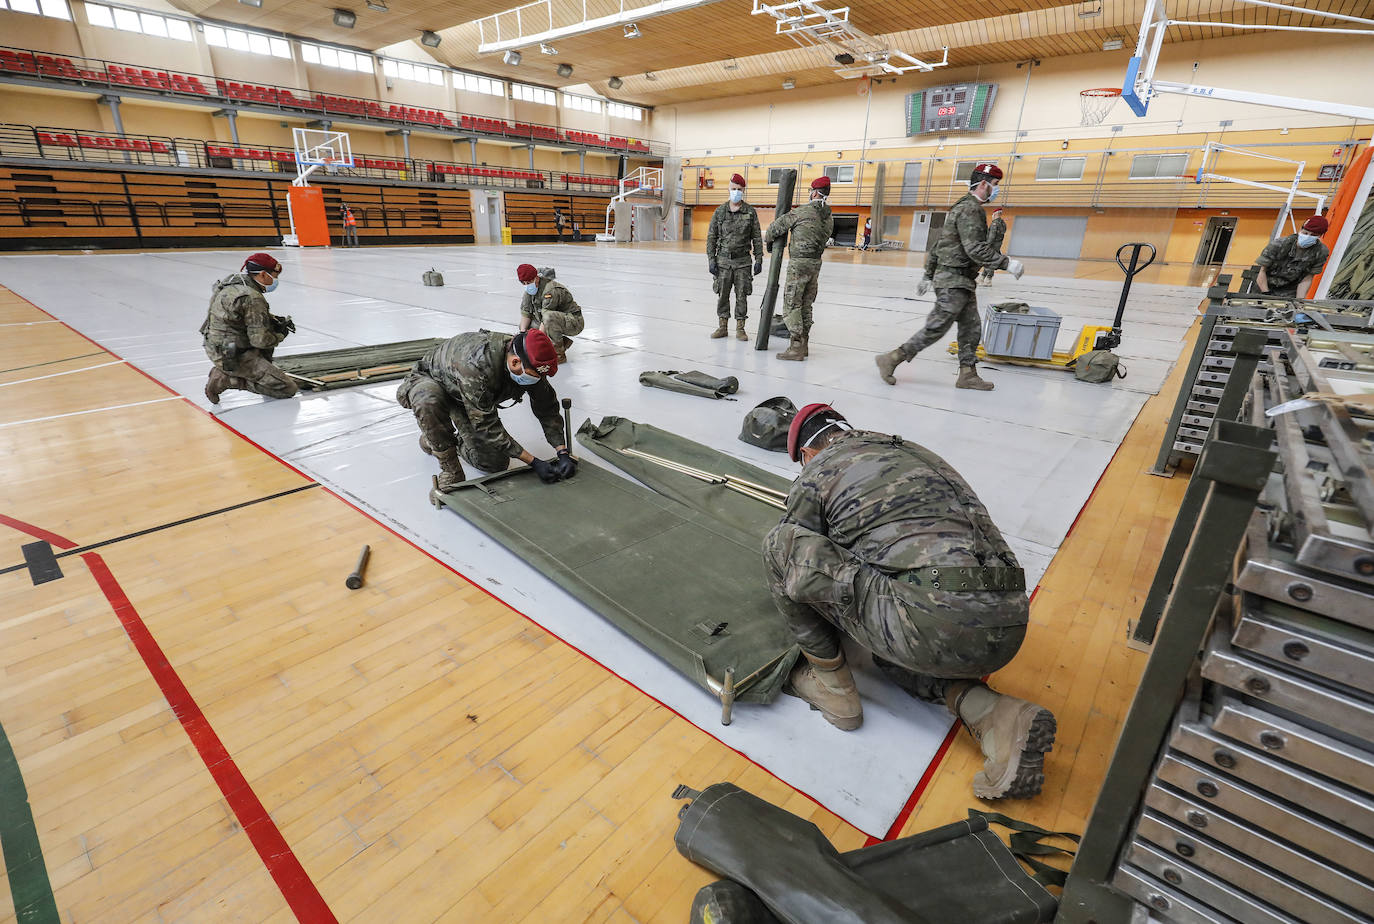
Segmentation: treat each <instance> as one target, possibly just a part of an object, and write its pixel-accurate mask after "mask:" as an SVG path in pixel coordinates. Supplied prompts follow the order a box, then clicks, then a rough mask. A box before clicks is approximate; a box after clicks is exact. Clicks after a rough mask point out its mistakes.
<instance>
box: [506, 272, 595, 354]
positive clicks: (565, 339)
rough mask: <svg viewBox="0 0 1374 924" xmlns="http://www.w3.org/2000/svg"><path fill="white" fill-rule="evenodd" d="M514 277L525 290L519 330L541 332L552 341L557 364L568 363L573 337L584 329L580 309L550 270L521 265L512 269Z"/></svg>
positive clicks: (584, 325) (584, 323)
mask: <svg viewBox="0 0 1374 924" xmlns="http://www.w3.org/2000/svg"><path fill="white" fill-rule="evenodd" d="M515 277H516V278H517V279H519V280H520V283H521V285H523V286H524V287H525V296H524V298H522V299H521V300H520V329H521V330H529V329H530V328H531V327H537V328H539V329H540V330H542V331H543V332H544V333H545V334H547V335H548V337H549V339H550V340H552V341H553V348H554V350H556V351H557V352H558V361H559V362H560V363H565V362H567V361H568V349H569V348H570V347H571V346H572V343H573V341H572V338H573V336H574V335H576V334H580V333H582V331H583V330H584V329H585V328H586V326H587V325H586V322H585V321H584V320H583V319H582V309H581V308H579V307H578V305H577V301H576V300H575V299H574V298H573V296H572V293H571V292H569V291H568V290H567V288H566V287H565V286H564V285H563V284H562V283H561V282H558V281H557V280H555V279H554V273H553V268H552V267H549V266H545V267H543V268H542V269H538V270H536V269H535V268H534V267H533V266H531V265H530V264H528V263H521V264H520V265H519V266H517V267H516V268H515Z"/></svg>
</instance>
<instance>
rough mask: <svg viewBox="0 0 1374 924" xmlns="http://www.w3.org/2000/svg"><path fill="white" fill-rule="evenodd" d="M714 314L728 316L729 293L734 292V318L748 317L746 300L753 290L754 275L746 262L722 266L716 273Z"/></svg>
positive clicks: (721, 316) (742, 318)
mask: <svg viewBox="0 0 1374 924" xmlns="http://www.w3.org/2000/svg"><path fill="white" fill-rule="evenodd" d="M715 290H716V316H717V317H720V318H728V317H730V293H731V292H734V293H735V320H736V321H743V320H745V319H746V318H748V317H749V305H748V303H747V300H748V298H749V296H750V294H751V293H753V291H754V276H753V273H751V272H750V267H749V265H748V264H747V263H746V264H745V265H744V266H722V267H720V272H718V273H716V284H715Z"/></svg>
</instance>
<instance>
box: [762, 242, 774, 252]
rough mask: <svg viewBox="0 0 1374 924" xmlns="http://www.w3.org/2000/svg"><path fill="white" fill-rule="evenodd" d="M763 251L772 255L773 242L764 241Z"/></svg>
mask: <svg viewBox="0 0 1374 924" xmlns="http://www.w3.org/2000/svg"><path fill="white" fill-rule="evenodd" d="M763 249H764V250H766V251H768V252H769V253H772V252H773V242H772V241H764V242H763Z"/></svg>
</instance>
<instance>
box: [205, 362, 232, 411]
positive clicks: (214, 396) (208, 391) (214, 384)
mask: <svg viewBox="0 0 1374 924" xmlns="http://www.w3.org/2000/svg"><path fill="white" fill-rule="evenodd" d="M228 387H229V376H227V375H225V374H224V373H223V372H221V371H220V368H219V366H211V367H210V378H208V379H206V381H205V397H206V398H207V399H209V401H210V403H211V404H219V396H220V395H222V394H223V393H224V390H225V389H226V388H228Z"/></svg>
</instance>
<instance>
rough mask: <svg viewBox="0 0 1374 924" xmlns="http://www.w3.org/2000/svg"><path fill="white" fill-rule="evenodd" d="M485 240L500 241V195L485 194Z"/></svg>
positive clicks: (495, 242) (494, 242) (497, 242)
mask: <svg viewBox="0 0 1374 924" xmlns="http://www.w3.org/2000/svg"><path fill="white" fill-rule="evenodd" d="M487 240H489V241H491V242H492V243H493V244H499V243H501V197H500V196H487Z"/></svg>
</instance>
